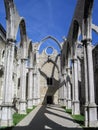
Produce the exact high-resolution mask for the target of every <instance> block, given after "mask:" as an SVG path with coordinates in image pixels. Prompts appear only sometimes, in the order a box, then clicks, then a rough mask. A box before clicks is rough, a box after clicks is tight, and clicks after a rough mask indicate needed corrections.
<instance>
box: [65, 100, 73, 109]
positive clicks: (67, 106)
mask: <svg viewBox="0 0 98 130" xmlns="http://www.w3.org/2000/svg"><path fill="white" fill-rule="evenodd" d="M66 109H72V102H71V99H67V100H66Z"/></svg>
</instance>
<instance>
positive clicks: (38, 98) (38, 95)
mask: <svg viewBox="0 0 98 130" xmlns="http://www.w3.org/2000/svg"><path fill="white" fill-rule="evenodd" d="M36 80H37V104H39V103H40V84H39V72H38V68H37V79H36Z"/></svg>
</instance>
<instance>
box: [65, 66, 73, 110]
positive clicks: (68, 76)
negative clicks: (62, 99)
mask: <svg viewBox="0 0 98 130" xmlns="http://www.w3.org/2000/svg"><path fill="white" fill-rule="evenodd" d="M66 71H67V81H66V85H67V103H66V108H67V109H71V108H72V104H71V81H70V68H66Z"/></svg>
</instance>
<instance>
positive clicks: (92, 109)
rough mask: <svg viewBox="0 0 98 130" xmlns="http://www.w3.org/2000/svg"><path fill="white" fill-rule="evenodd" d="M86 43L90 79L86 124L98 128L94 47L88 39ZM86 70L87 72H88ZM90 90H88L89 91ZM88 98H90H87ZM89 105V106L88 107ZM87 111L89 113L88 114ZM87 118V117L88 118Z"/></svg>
mask: <svg viewBox="0 0 98 130" xmlns="http://www.w3.org/2000/svg"><path fill="white" fill-rule="evenodd" d="M83 42H84V43H85V46H84V47H85V49H84V51H86V52H85V55H86V58H87V67H86V68H87V72H85V74H86V73H87V75H88V77H87V79H86V80H88V87H87V86H85V87H87V88H86V89H85V90H86V98H87V99H86V103H87V104H86V106H85V107H86V108H85V109H86V110H85V116H88V119H86V120H85V124H86V125H87V121H88V126H89V127H96V125H98V123H97V106H96V104H95V92H94V71H93V57H92V48H93V47H92V45H91V40H90V39H86V40H84V41H83ZM86 68H85V70H86ZM87 89H88V90H87ZM87 96H88V97H87ZM87 105H88V106H87ZM86 111H87V112H86ZM86 118H87V117H86Z"/></svg>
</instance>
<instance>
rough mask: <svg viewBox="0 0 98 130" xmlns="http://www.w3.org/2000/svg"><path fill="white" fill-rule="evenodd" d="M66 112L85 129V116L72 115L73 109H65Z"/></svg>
mask: <svg viewBox="0 0 98 130" xmlns="http://www.w3.org/2000/svg"><path fill="white" fill-rule="evenodd" d="M65 112H66V113H68V114H70V115H71V117H72V118H73V119H74V120H75V122H77V123H78V124H79V125H80V126H82V127H84V120H85V117H84V116H83V115H72V109H65Z"/></svg>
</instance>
